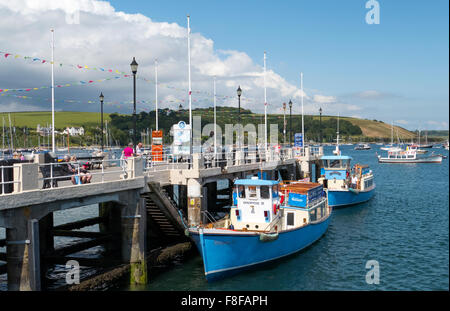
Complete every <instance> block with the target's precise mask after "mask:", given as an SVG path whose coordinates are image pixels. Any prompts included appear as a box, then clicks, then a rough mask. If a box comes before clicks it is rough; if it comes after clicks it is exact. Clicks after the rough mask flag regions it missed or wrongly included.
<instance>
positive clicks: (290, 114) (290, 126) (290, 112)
mask: <svg viewBox="0 0 450 311" xmlns="http://www.w3.org/2000/svg"><path fill="white" fill-rule="evenodd" d="M289 146H290V147H292V101H291V100H289Z"/></svg>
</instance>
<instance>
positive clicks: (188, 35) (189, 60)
mask: <svg viewBox="0 0 450 311" xmlns="http://www.w3.org/2000/svg"><path fill="white" fill-rule="evenodd" d="M189 20H190V16H189V15H188V16H187V27H188V29H187V31H188V33H187V39H188V85H189V126H190V128H191V129H190V131H191V133H190V135H191V139H190V153H191V154H192V139H193V137H192V89H191V37H190V34H191V27H190V23H189Z"/></svg>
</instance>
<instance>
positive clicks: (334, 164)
mask: <svg viewBox="0 0 450 311" xmlns="http://www.w3.org/2000/svg"><path fill="white" fill-rule="evenodd" d="M330 167H341V161H340V160H333V161H332V162H331V164H330Z"/></svg>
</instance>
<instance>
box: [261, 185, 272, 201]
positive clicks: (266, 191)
mask: <svg viewBox="0 0 450 311" xmlns="http://www.w3.org/2000/svg"><path fill="white" fill-rule="evenodd" d="M259 191H260V196H261V199H270V188H269V186H261V188H260V189H259Z"/></svg>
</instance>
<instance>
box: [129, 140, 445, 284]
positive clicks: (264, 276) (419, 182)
mask: <svg viewBox="0 0 450 311" xmlns="http://www.w3.org/2000/svg"><path fill="white" fill-rule="evenodd" d="M324 149H325V153H326V154H332V150H333V149H334V147H325V148H324ZM341 150H342V153H343V154H345V155H350V156H352V157H353V161H352V163H353V164H356V163H362V164H369V165H370V167H371V169H372V170H373V171H374V174H375V183H376V185H377V189H376V194H375V197H374V198H373V199H372V200H371V201H369V202H367V203H364V204H360V205H356V206H351V207H347V208H342V209H336V210H335V211H334V214H333V219H332V220H331V224H330V227H329V229H328V231H327V233H326V234H325V235H324V236H323V237H322V238H321V239H320V240H319V241H318V242H317V243H315V244H313V245H312V246H311V247H309V248H307V249H306V250H304V251H302V252H300V253H297V254H295V255H293V256H291V257H289V258H286V259H282V260H280V261H277V262H275V263H270V264H268V265H266V266H264V267H262V268H260V269H257V270H253V271H248V272H243V273H241V274H238V275H236V276H233V277H231V278H227V279H224V280H221V281H218V282H214V283H207V282H206V280H205V277H204V274H203V263H202V259H201V257H200V256H199V255H198V256H195V257H193V258H191V259H189V260H187V261H186V262H183V263H177V264H176V265H175V266H174V267H172V268H170V269H169V270H168V271H166V272H165V273H160V274H158V275H156V276H152V275H150V276H149V280H150V281H149V284H148V285H147V286H146V288H145V289H146V290H151V291H153V290H167V291H171V290H179V291H184V290H191V291H192V290H194V291H195V290H219V291H221V290H256V291H260V290H262V291H264V290H283V291H297V290H448V289H449V281H448V280H449V236H448V234H449V218H448V217H449V184H448V182H449V166H448V159H444V160H443V162H442V164H378V162H377V159H376V156H375V152H376V151H378V153H379V154H380V150H379V146H376V145H372V149H371V150H353V146H341ZM432 150H435V151H436V152H437V153H442V154H445V155H447V154H448V151H446V150H444V149H432ZM381 152H382V151H381ZM430 152H431V151H430ZM369 260H377V261H378V263H379V269H380V275H379V281H380V282H379V284H367V283H366V274H367V272H369V269H366V263H367V261H369ZM121 289H129V287H127V286H124V287H122V288H121Z"/></svg>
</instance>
